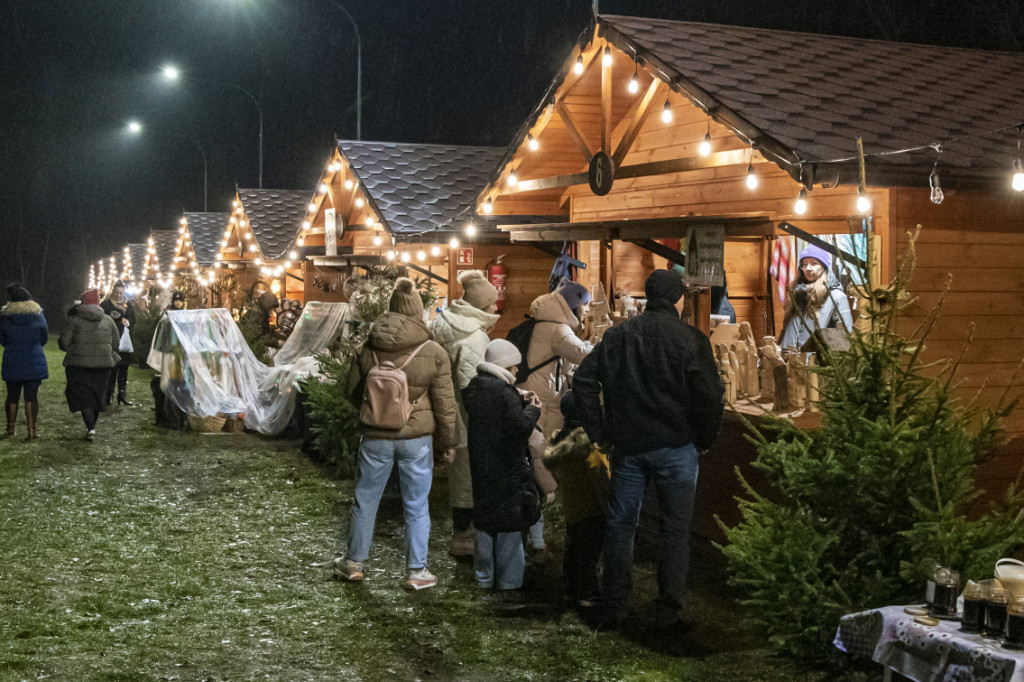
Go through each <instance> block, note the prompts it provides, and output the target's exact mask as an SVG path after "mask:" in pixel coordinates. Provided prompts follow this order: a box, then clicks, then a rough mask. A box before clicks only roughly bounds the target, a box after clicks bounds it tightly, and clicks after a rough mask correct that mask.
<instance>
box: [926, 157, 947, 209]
mask: <svg viewBox="0 0 1024 682" xmlns="http://www.w3.org/2000/svg"><path fill="white" fill-rule="evenodd" d="M928 186H929V187H931V188H932V191H931V195H930V198H931V200H932V203H933V204H936V205H938V204H941V203H942V202H943V200H944V199H945V198H946V195H945V194H943V192H942V185H941V183H940V182H939V162H938V161H937V160H936V161H935V165H934V166H933V167H932V172H931V175H929V176H928Z"/></svg>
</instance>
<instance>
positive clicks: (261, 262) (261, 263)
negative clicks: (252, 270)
mask: <svg viewBox="0 0 1024 682" xmlns="http://www.w3.org/2000/svg"><path fill="white" fill-rule="evenodd" d="M253 263H255V264H256V265H263V259H262V258H257V259H255V260H253Z"/></svg>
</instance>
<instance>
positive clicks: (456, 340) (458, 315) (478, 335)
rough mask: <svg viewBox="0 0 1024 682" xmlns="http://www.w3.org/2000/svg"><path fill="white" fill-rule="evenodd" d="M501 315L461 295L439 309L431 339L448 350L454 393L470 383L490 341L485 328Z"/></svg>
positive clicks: (432, 327) (431, 324)
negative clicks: (473, 303) (468, 300)
mask: <svg viewBox="0 0 1024 682" xmlns="http://www.w3.org/2000/svg"><path fill="white" fill-rule="evenodd" d="M500 317H501V316H500V315H498V314H496V313H485V312H484V311H482V310H480V309H479V308H474V307H473V306H471V305H470V304H468V303H466V302H465V301H463V300H462V299H461V298H460V299H458V300H456V301H452V303H451V305H450V306H448V308H447V310H442V311H441V312H440V313H439V314H438V316H437V317H435V318H434V321H433V322H431V323H430V333H431V335H432V336H433V337H434V341H437V342H438V343H439V344H441V345H442V346H443V347H444V349H445V350H446V351H448V357H449V358H450V359H451V362H452V379H454V380H455V391H456V393H458V392H459V391H461V390H462V389H464V388H465V387H466V386H469V382H470V380H471V379H472V378H473V377H475V376H476V366H477V365H478V364H480V363H481V362H483V360H484V351H486V350H487V344H488V343H490V341H491V340H490V339H489V338H488V337H487V330H489V329H490V328H491V327H493V326H494V325H495V324H497V322H498V319H499V318H500ZM461 401H462V399H461V398H459V402H461Z"/></svg>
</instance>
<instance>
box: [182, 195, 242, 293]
mask: <svg viewBox="0 0 1024 682" xmlns="http://www.w3.org/2000/svg"><path fill="white" fill-rule="evenodd" d="M230 218H231V214H230V213H213V212H201V213H185V214H183V215H182V217H181V219H180V220H179V221H178V224H179V227H178V239H177V240H176V242H175V244H176V250H175V253H174V267H175V271H176V272H177V274H178V276H179V280H178V284H179V286H180V287H181V288H183V289H185V290H186V292H187V293H186V296H188V297H189V299H191V300H189V301H188V304H189V307H197V306H198V307H205V306H210V305H214V304H217V302H216V301H214V300H213V299H214V298H215V297H212V296H211V295H210V293H211V292H210V286H211V285H212V284H213V282H214V281H215V274H214V270H213V264H214V262H216V257H217V250H218V248H219V247H220V241H221V239H222V233H223V232H225V231H226V227H227V225H228V224H229V220H230Z"/></svg>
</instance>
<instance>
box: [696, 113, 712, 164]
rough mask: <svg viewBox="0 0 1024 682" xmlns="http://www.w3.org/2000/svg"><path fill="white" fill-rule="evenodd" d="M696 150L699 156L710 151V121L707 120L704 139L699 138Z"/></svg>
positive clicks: (706, 154) (705, 154)
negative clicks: (699, 141)
mask: <svg viewBox="0 0 1024 682" xmlns="http://www.w3.org/2000/svg"><path fill="white" fill-rule="evenodd" d="M697 152H698V153H699V154H700V155H701V156H708V155H709V154H710V153H711V121H710V120H709V121H708V130H707V132H706V133H704V139H703V140H701V143H700V146H698V147H697Z"/></svg>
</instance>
